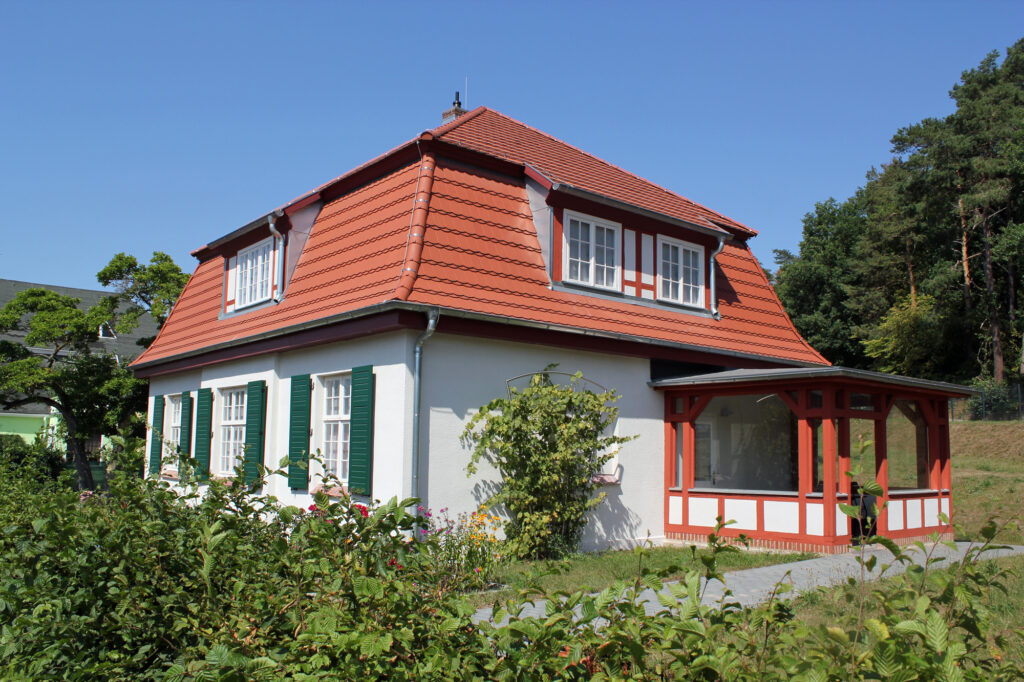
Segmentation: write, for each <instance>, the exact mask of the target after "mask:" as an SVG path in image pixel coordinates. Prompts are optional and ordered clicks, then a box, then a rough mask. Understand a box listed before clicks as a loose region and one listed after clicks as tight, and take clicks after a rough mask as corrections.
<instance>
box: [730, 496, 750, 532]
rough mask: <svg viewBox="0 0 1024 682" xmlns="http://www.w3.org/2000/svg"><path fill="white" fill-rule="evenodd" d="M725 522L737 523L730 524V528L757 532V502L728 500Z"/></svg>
mask: <svg viewBox="0 0 1024 682" xmlns="http://www.w3.org/2000/svg"><path fill="white" fill-rule="evenodd" d="M725 520H726V521H735V522H736V523H732V524H729V528H738V529H739V530H757V501H756V500H726V501H725Z"/></svg>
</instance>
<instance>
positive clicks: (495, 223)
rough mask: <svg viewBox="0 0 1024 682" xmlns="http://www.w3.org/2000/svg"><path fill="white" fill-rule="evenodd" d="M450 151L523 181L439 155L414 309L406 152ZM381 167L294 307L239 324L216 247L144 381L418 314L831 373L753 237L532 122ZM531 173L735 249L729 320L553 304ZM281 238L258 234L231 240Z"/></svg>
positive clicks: (589, 299)
mask: <svg viewBox="0 0 1024 682" xmlns="http://www.w3.org/2000/svg"><path fill="white" fill-rule="evenodd" d="M434 140H440V141H441V142H442V143H447V144H450V145H454V146H456V147H458V148H461V149H465V150H470V151H469V153H470V155H475V157H474V158H477V157H479V158H482V159H485V158H497V159H501V160H503V161H504V162H511V164H513V166H509V167H510V168H511V167H519V168H520V170H519V173H520V175H519V177H514V176H511V175H507V174H499V173H494V172H490V171H487V170H483V169H480V168H476V167H475V166H474V165H473V164H472V163H471V162H467V161H466V160H465V159H462V160H461V161H450V160H448V159H447V158H446V157H445V153H444V151H445V150H444V148H441V149H440V150H439V151H438V163H437V165H436V170H435V171H434V182H433V187H432V190H431V194H430V201H429V213H428V216H427V224H426V230H425V231H424V236H423V240H424V245H423V250H422V255H421V258H420V262H419V267H418V274H417V277H416V280H415V285H414V286H413V288H412V290H411V292H410V293H409V294H408V296H407V297H399V296H396V290H397V287H398V283H399V280H400V278H401V276H402V272H403V267H404V266H405V265H406V263H405V258H406V247H407V243H408V241H409V239H410V235H411V231H412V223H413V221H412V215H413V212H414V206H415V195H416V190H417V184H418V180H419V175H418V174H419V171H420V163H419V162H418V161H417V160H416V157H415V156H414V155H413V156H409V157H408V158H409V161H408V162H405V165H401V166H400V167H398V168H397V169H396V168H395V165H396V164H395V163H394V162H393V161H394V158H395V155H396V154H398V152H399V151H400V150H405V151H406V152H407V153H408V152H409V151H410V150H409V147H410V146H412V145H416V144H418V143H419V142H424V143H427V142H430V141H434ZM454 148H455V147H450V149H454ZM413 151H414V150H413ZM482 155H485V156H482ZM389 158H391V159H392V163H391V165H390V167H387V166H385V164H384V162H385V161H386V160H387V159H389ZM373 164H379V168H380V170H379V172H378V173H376V175H375V176H370V178H369V179H368V180H366V181H365V182H363V179H364V177H366V173H367V169H368V165H367V164H364V165H362V166H360V167H359V168H358V169H356V170H355V171H352V172H350V173H348V174H346V175H343V176H341V177H340V178H337V179H336V180H334V181H332V182H331V183H328V184H327V185H324V186H322V187H321V188H318V190H316V192H321V191H323V190H325V188H327V187H330V186H338V184H339V183H342V182H343V181H344V180H346V178H352V177H353V174H355V173H359V176H358V178H359V180H360V182H359V183H357V186H355V187H354V188H352V189H349V190H346V191H345V192H344V193H342V194H341V196H338V197H337V198H334V199H329V200H328V201H327V202H326V204H325V205H324V206H323V209H322V210H321V212H320V214H319V216H318V218H317V219H316V221H315V223H314V225H313V227H312V229H311V230H310V234H309V239H308V241H307V242H306V244H305V247H304V248H303V250H302V254H301V256H300V257H299V260H298V263H297V264H296V265H295V269H294V274H293V275H292V277H291V279H290V280H289V281H288V285H287V288H286V290H285V296H284V299H283V300H282V301H280V302H279V303H277V304H275V305H271V306H266V307H262V308H258V309H254V310H252V311H248V312H242V313H237V314H233V315H223V314H222V313H221V310H222V301H223V299H222V287H223V280H224V271H225V260H224V259H225V254H224V253H222V252H218V249H214V248H213V246H212V245H223V244H226V243H227V241H226V239H224V238H222V239H218V240H215V241H214V242H211V246H209V247H204V249H200V250H199V251H197V252H196V255H197V256H198V257H199V259H200V263H199V265H198V266H197V268H196V271H195V273H194V274H193V275H192V278H191V279H190V280H189V282H188V284H187V286H186V287H185V290H184V291H183V292H182V295H181V297H180V298H179V300H178V303H177V304H176V305H175V307H174V310H173V311H172V313H171V315H170V317H169V318H168V320H167V322H166V323H165V324H164V326H163V328H162V330H161V332H160V334H159V336H158V337H157V340H156V341H155V342H154V343H153V344H152V345H151V346H150V348H149V349H148V350H147V351H146V352H145V353H144V354H143V355H142V356H141V357H140V358H139V359H138V360H136V362H135V363H134V365H135V366H136V367H137V368H138V367H140V366H150V365H153V364H158V363H162V362H166V361H170V360H173V359H177V358H181V357H188V356H192V355H195V354H199V353H203V352H207V351H209V350H211V349H215V348H223V347H225V346H231V345H237V344H245V343H250V342H252V341H255V340H256V339H260V338H265V337H267V336H273V335H282V334H288V333H292V332H295V331H298V330H302V329H307V328H309V327H311V326H316V325H326V324H330V323H332V322H334V321H337V320H340V319H344V318H347V317H352V316H355V315H360V314H369V313H372V312H379V311H382V310H387V309H394V308H397V309H401V308H410V307H414V308H415V307H418V308H425V307H439V308H441V309H442V317H445V316H460V315H461V316H476V317H478V318H482V319H486V320H493V321H499V322H506V323H511V324H523V325H540V326H544V327H545V328H548V329H556V330H562V331H571V332H575V333H583V334H589V335H596V336H605V337H608V338H616V339H630V340H639V341H642V342H645V343H654V344H661V345H668V346H674V347H677V348H684V349H695V350H702V351H706V352H710V353H716V354H726V355H739V356H744V357H749V358H759V359H763V360H768V361H771V362H779V363H782V364H828V363H827V361H826V360H825V359H824V358H823V357H822V356H821V355H819V354H818V353H817V352H816V351H815V350H814V349H813V348H811V347H810V346H809V345H808V344H807V343H806V342H805V341H804V340H803V339H802V338H801V337H800V335H799V334H798V333H797V331H796V329H795V328H794V327H793V325H792V323H791V322H790V320H789V318H788V316H787V315H786V313H785V311H784V310H783V308H782V305H781V304H780V302H779V300H778V298H777V297H776V296H775V293H774V291H773V290H772V288H771V286H770V284H769V283H768V281H767V278H766V276H765V273H764V272H763V270H762V269H761V267H760V264H759V263H758V262H757V260H756V258H754V256H753V254H752V253H751V252H750V250H749V248H748V247H747V245H746V244H745V239H746V238H747V237H749V236H751V235H752V234H754V232H753V231H752V230H750V229H749V228H747V227H745V226H743V225H741V224H740V223H738V222H736V221H733V220H731V219H729V218H727V217H725V216H723V215H721V214H718V213H716V212H714V211H711V210H710V209H707V208H705V207H703V206H700V205H699V204H695V203H694V202H691V201H689V200H688V199H685V198H683V197H681V196H679V195H676V194H674V193H672V192H669V191H668V190H665V189H663V188H660V187H658V186H657V185H654V184H653V183H650V182H647V181H646V180H643V179H641V178H638V177H637V176H634V175H632V174H630V173H627V172H625V171H623V170H621V169H619V168H617V167H615V166H613V165H611V164H608V163H606V162H604V161H601V160H600V159H597V158H596V157H594V156H592V155H589V154H586V153H585V152H582V151H580V150H578V149H576V148H574V147H572V146H570V145H568V144H566V143H564V142H561V141H559V140H556V139H555V138H552V137H550V136H548V135H545V134H544V133H541V132H539V131H536V130H534V129H533V128H530V127H528V126H526V125H524V124H522V123H519V122H518V121H515V120H513V119H511V118H508V117H506V116H503V115H502V114H499V113H497V112H494V111H492V110H490V109H486V108H484V107H481V108H479V109H476V110H474V111H472V112H469V113H468V114H466V115H464V116H462V117H460V118H458V119H456V121H454V122H452V123H449V124H446V125H443V126H440V127H439V128H436V129H434V130H432V131H427V132H426V133H424V134H423V135H422V136H420V138H418V140H414V141H411V142H410V143H408V144H407V145H403V146H402V147H399V148H396V149H395V150H392V151H391V152H389V153H388V154H386V155H384V156H382V157H378V158H377V159H376V160H375V161H374V162H372V163H371V166H372V165H373ZM371 170H372V169H371ZM528 170H529V172H530V173H533V174H539V175H540V176H542V177H544V178H547V179H548V180H549V181H550V182H551V183H552V184H559V183H560V184H563V185H569V186H571V188H576V189H579V190H582V191H584V192H587V193H590V194H593V195H600V196H604V197H607V198H608V199H610V200H614V201H615V202H618V204H620V205H621V204H629V205H630V206H636V207H637V209H641V210H644V211H647V212H648V215H649V214H650V213H656V214H658V215H664V216H667V217H668V218H669V219H670V220H672V221H682V222H684V223H687V224H692V225H695V226H697V227H698V228H699V229H702V230H704V231H705V232H707V231H709V230H710V231H713V232H715V233H718V234H720V235H721V236H723V237H725V236H726V235H727V234H729V235H732V238H730V239H728V240H727V241H726V243H725V247H724V251H723V252H722V253H721V255H720V256H719V257H718V265H719V272H718V279H717V284H718V299H719V310H720V312H721V319H719V320H716V319H714V318H712V317H710V316H707V315H695V314H692V313H689V312H686V311H682V310H675V309H672V308H670V307H666V306H654V305H649V304H645V303H644V302H642V301H639V300H638V299H631V300H626V299H623V298H615V297H602V296H599V295H589V294H587V293H584V292H580V293H576V292H575V291H568V290H565V289H562V288H558V287H556V288H552V287H551V286H550V282H549V280H548V277H547V273H546V269H545V264H544V262H543V260H542V258H541V246H540V244H539V242H538V238H537V233H536V230H535V228H534V224H533V219H532V214H531V211H530V205H529V199H528V197H527V190H526V186H525V179H524V175H523V173H526V172H527V171H528ZM531 177H533V175H531ZM312 196H313V195H306V196H304V197H300V198H299V199H296V200H295V202H292V205H296V204H300V203H301V202H304V201H308V200H309V198H310V197H312ZM285 208H287V206H286V207H285ZM265 224H266V223H265V222H263V223H261V222H260V221H254V222H253V223H250V224H249V225H247V226H246V227H244V228H242V229H241V230H236V231H235V232H234V233H232V234H231V239H232V240H237V239H238V238H239V237H240V236H243V235H244V234H245V232H247V231H249V230H255V229H260V225H265ZM670 224H671V223H670ZM268 234H269V233H268ZM231 243H234V241H232V242H231ZM229 246H230V244H228V245H227V246H225V247H224V248H228V247H229Z"/></svg>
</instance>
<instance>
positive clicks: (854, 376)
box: [650, 366, 980, 396]
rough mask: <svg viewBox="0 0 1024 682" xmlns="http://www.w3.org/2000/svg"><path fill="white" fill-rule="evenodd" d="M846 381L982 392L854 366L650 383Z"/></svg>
mask: <svg viewBox="0 0 1024 682" xmlns="http://www.w3.org/2000/svg"><path fill="white" fill-rule="evenodd" d="M822 379H826V380H827V379H842V380H846V381H849V382H853V383H860V384H863V385H879V384H884V385H891V386H902V387H904V388H911V389H922V390H927V391H934V392H937V393H944V394H947V395H953V396H969V395H975V394H977V393H979V392H980V391H979V390H978V389H976V388H971V387H969V386H961V385H960V384H950V383H946V382H945V381H931V380H929V379H916V378H914V377H905V376H900V375H898V374H885V373H883V372H871V371H869V370H866V369H853V368H851V367H836V366H832V367H778V368H772V369H730V370H726V371H724V372H711V373H708V374H692V375H689V376H685V377H677V378H673V379H660V380H658V381H652V382H650V385H651V386H652V387H654V388H661V389H666V388H692V387H695V386H722V385H733V384H754V383H762V382H780V381H793V380H800V381H805V380H814V381H816V382H820V381H821V380H822Z"/></svg>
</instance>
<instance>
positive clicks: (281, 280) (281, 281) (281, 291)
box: [267, 211, 284, 301]
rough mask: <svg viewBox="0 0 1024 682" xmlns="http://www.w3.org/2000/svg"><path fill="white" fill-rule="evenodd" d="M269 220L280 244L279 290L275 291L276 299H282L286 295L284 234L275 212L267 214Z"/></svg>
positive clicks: (278, 257)
mask: <svg viewBox="0 0 1024 682" xmlns="http://www.w3.org/2000/svg"><path fill="white" fill-rule="evenodd" d="M278 213H280V211H278ZM267 222H268V224H269V225H270V234H272V235H274V236H275V237H276V238H277V243H278V245H279V248H278V249H277V291H276V292H275V293H274V301H280V300H281V297H282V296H283V295H284V235H283V234H281V233H280V232H279V231H278V229H277V217H276V216H275V215H274V214H273V213H271V214H270V215H269V216H267Z"/></svg>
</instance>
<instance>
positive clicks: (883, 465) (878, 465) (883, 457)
mask: <svg viewBox="0 0 1024 682" xmlns="http://www.w3.org/2000/svg"><path fill="white" fill-rule="evenodd" d="M881 402H882V403H883V404H884V403H885V401H884V400H883V401H881ZM887 417H888V411H887V410H884V409H883V410H881V411H880V414H879V415H877V416H876V417H875V480H876V481H877V482H878V485H880V486H882V498H881V499H880V500H878V525H877V527H876V531H875V532H876V533H878V534H883V533H886V532H888V531H889V520H888V514H887V513H886V511H885V507H886V505H887V504H888V502H889V459H888V452H887V450H886V440H885V436H886V424H885V422H886V418H887Z"/></svg>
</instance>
